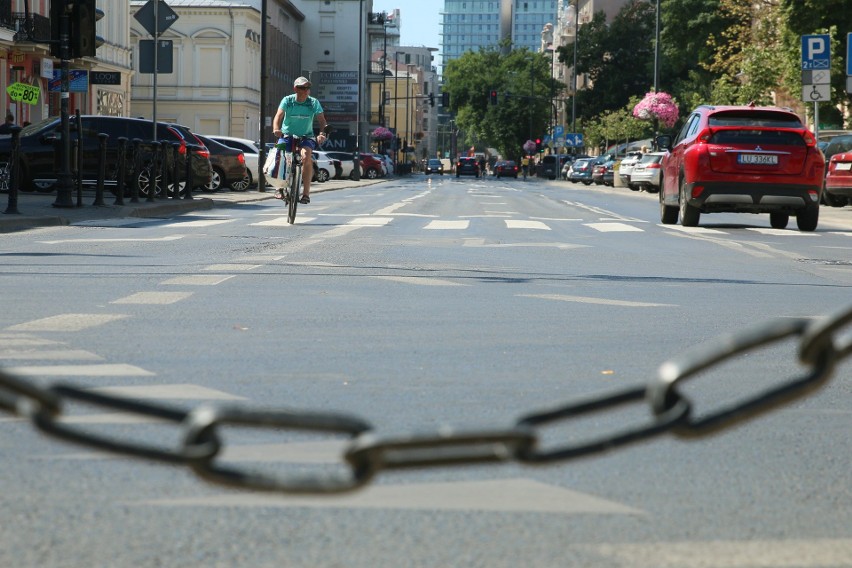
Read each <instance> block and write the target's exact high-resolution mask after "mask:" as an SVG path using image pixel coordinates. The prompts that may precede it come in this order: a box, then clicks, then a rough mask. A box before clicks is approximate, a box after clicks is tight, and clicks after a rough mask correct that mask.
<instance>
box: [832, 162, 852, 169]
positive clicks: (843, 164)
mask: <svg viewBox="0 0 852 568" xmlns="http://www.w3.org/2000/svg"><path fill="white" fill-rule="evenodd" d="M834 169H835V170H837V171H840V170H852V162H840V163H838V164H837V165H836V166H835V167H834Z"/></svg>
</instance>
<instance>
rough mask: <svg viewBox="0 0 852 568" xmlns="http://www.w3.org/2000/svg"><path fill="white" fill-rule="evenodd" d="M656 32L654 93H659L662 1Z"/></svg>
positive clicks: (658, 3)
mask: <svg viewBox="0 0 852 568" xmlns="http://www.w3.org/2000/svg"><path fill="white" fill-rule="evenodd" d="M656 19H657V21H656V26H655V30H654V92H655V93H657V92H659V86H660V85H659V80H660V79H659V77H660V0H657V16H656Z"/></svg>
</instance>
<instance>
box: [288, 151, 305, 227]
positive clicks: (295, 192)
mask: <svg viewBox="0 0 852 568" xmlns="http://www.w3.org/2000/svg"><path fill="white" fill-rule="evenodd" d="M290 171H291V172H292V175H291V176H290V187H289V188H288V190H287V191H288V195H289V202H288V204H287V205H288V209H287V222H289V223H290V224H291V225H292V224H293V223H295V222H296V206H298V205H299V188H300V187H301V185H302V164H300V163H297V162H296V160H295V159H294V160H293V167H292V168H291V170H290Z"/></svg>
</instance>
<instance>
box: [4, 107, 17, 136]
mask: <svg viewBox="0 0 852 568" xmlns="http://www.w3.org/2000/svg"><path fill="white" fill-rule="evenodd" d="M13 126H15V115H13V114H12V113H11V112H7V113H6V122H4V123H3V124H0V134H11V133H12V127H13Z"/></svg>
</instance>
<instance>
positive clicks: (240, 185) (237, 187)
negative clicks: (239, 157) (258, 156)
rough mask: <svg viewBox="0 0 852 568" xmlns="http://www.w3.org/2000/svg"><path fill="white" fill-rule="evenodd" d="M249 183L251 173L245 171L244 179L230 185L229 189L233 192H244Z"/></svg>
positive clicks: (249, 185)
mask: <svg viewBox="0 0 852 568" xmlns="http://www.w3.org/2000/svg"><path fill="white" fill-rule="evenodd" d="M251 181H252V180H251V172H250V171H248V170H246V177H244V178H243V179H241V180H240V181H237V182H234V183H232V184H231V189H233V190H234V191H245V190H247V189H248V188H249V187H251Z"/></svg>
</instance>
